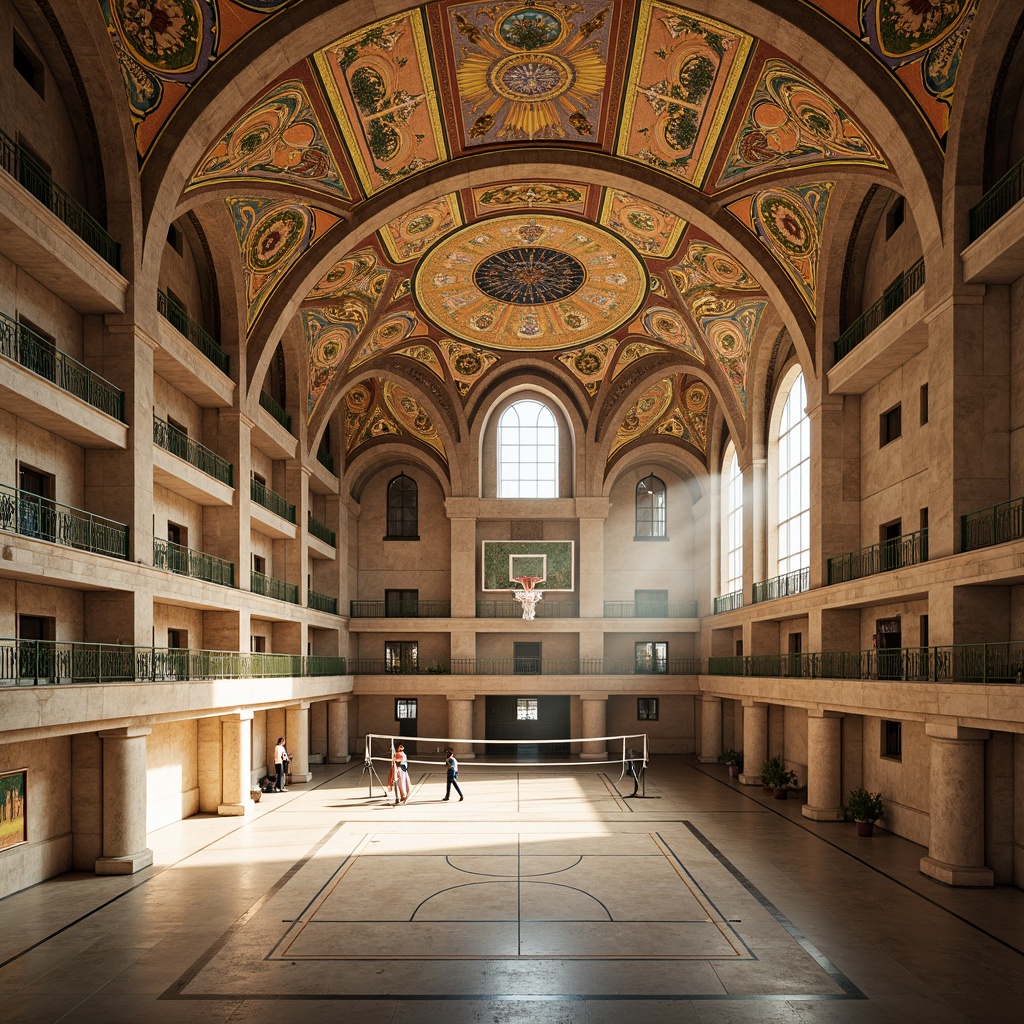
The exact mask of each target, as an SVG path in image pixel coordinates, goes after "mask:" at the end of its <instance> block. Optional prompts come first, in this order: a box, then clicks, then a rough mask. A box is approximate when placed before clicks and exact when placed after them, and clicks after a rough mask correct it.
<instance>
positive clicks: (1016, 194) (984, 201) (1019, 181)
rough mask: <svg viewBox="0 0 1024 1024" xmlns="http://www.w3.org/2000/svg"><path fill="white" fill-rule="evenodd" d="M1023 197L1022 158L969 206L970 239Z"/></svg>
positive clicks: (1023, 166)
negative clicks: (975, 202) (973, 204)
mask: <svg viewBox="0 0 1024 1024" xmlns="http://www.w3.org/2000/svg"><path fill="white" fill-rule="evenodd" d="M1022 198H1024V160H1021V161H1019V162H1018V163H1016V164H1014V165H1013V167H1011V168H1010V169H1009V170H1008V171H1007V172H1006V173H1005V174H1004V175H1003V176H1002V177H1001V178H1000V179H999V180H998V181H997V182H996V183H995V184H994V185H993V186H992V187H991V188H990V189H989V190H988V191H987V192H986V193H985V194H984V195H983V196H982V197H981V199H980V200H979V202H978V203H977V204H976V205H975V206H973V207H972V208H971V214H970V217H971V225H970V227H971V241H972V242H973V241H974V240H975V239H976V238H980V237H981V236H982V235H983V234H984V233H985V232H986V231H987V230H988V229H989V228H990V227H992V225H993V224H995V222H996V221H997V220H999V218H1000V217H1002V216H1003V214H1005V213H1009V211H1010V210H1011V209H1012V208H1013V207H1014V206H1016V205H1017V203H1019V202H1020V201H1021V199H1022Z"/></svg>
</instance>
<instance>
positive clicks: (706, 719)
mask: <svg viewBox="0 0 1024 1024" xmlns="http://www.w3.org/2000/svg"><path fill="white" fill-rule="evenodd" d="M721 752H722V698H721V697H715V696H714V695H713V694H710V693H702V694H701V695H700V757H699V758H698V760H699V761H702V762H703V763H704V764H716V763H717V762H718V755H719V754H721Z"/></svg>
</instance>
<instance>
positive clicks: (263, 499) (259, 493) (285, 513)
mask: <svg viewBox="0 0 1024 1024" xmlns="http://www.w3.org/2000/svg"><path fill="white" fill-rule="evenodd" d="M249 497H251V498H252V500H253V501H255V502H256V504H257V505H260V506H262V507H263V508H265V509H267V510H268V511H270V512H273V513H274V515H276V516H280V517H281V518H282V519H285V520H287V521H288V522H289V523H294V522H295V506H294V505H293V504H292V503H291V502H290V501H285V499H284V498H282V497H281V495H280V494H278V493H277V492H276V491H272V490H271V489H270V488H269V487H268V486H267V485H266V484H265V483H261V482H260V481H259V480H257V479H256V477H255V476H254V477H252V478H251V480H250V483H249Z"/></svg>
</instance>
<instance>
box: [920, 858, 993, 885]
mask: <svg viewBox="0 0 1024 1024" xmlns="http://www.w3.org/2000/svg"><path fill="white" fill-rule="evenodd" d="M921 874H922V875H927V876H928V877H929V878H934V879H935V881H937V882H942V883H944V884H945V885H956V886H971V887H974V888H982V887H991V886H992V885H994V884H995V877H994V875H993V874H992V869H991V868H986V867H980V868H969V867H963V866H961V865H959V864H946V863H944V862H943V861H941V860H935V859H934V858H933V857H922V858H921Z"/></svg>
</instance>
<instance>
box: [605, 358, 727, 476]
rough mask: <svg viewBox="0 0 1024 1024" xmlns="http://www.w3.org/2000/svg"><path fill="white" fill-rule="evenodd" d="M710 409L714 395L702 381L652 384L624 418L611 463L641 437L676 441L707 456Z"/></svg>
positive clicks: (678, 377) (677, 378)
mask: <svg viewBox="0 0 1024 1024" xmlns="http://www.w3.org/2000/svg"><path fill="white" fill-rule="evenodd" d="M710 407H711V391H710V389H709V388H708V386H707V384H705V383H704V381H702V380H698V379H696V378H695V377H691V376H688V375H686V374H673V376H671V377H664V378H662V379H661V380H658V381H655V382H653V383H652V384H651V385H650V387H648V388H647V390H646V391H645V392H644V393H643V394H642V395H641V396H640V397H639V398H638V399H637V400H636V401H635V402H634V403H633V404H632V405H631V406H630V407H629V409H628V410H627V411H626V414H625V415H624V416H623V418H622V422H621V423H620V424H619V427H618V429H617V430H616V431H615V439H614V440H613V441H612V446H611V449H610V451H609V453H608V462H609V463H611V462H612V461H613V460H614V458H615V457H616V456H617V455H618V454H619V453H620V452H621V451H622V450H623V449H624V448H625V447H626V446H627V445H629V444H632V443H633V442H634V441H637V440H639V439H640V438H642V437H658V438H659V439H664V438H675V439H676V440H678V441H683V442H685V443H686V444H689V445H692V446H693V447H694V448H696V449H697V450H698V451H699V452H700V453H701V454H702V455H706V454H707V447H708V412H709V410H710Z"/></svg>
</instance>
